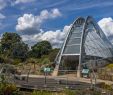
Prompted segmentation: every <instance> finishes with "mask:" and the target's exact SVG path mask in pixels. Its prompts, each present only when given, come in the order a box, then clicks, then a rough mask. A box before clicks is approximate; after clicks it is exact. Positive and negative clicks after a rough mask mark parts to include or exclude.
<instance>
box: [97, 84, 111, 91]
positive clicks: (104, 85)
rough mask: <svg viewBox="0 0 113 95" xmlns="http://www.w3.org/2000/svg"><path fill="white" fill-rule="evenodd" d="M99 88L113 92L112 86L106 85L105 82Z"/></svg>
mask: <svg viewBox="0 0 113 95" xmlns="http://www.w3.org/2000/svg"><path fill="white" fill-rule="evenodd" d="M99 87H100V88H103V89H105V90H110V91H113V88H112V85H108V84H105V83H104V82H102V83H101V84H99Z"/></svg>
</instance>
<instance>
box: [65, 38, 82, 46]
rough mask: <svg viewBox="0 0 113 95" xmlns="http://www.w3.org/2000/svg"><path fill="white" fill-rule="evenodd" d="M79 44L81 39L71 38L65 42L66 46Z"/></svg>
mask: <svg viewBox="0 0 113 95" xmlns="http://www.w3.org/2000/svg"><path fill="white" fill-rule="evenodd" d="M80 42H81V38H73V39H70V40H69V41H68V42H67V45H72V44H80Z"/></svg>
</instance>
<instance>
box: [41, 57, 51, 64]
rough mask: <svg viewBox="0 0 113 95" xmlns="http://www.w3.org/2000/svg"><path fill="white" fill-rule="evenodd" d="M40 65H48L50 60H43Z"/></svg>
mask: <svg viewBox="0 0 113 95" xmlns="http://www.w3.org/2000/svg"><path fill="white" fill-rule="evenodd" d="M42 64H50V60H49V59H48V58H45V59H44V60H43V61H42Z"/></svg>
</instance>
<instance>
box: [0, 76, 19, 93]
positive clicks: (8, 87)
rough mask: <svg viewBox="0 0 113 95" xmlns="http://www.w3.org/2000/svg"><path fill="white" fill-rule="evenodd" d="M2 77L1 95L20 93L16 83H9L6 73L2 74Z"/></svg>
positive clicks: (0, 84) (0, 82) (0, 83)
mask: <svg viewBox="0 0 113 95" xmlns="http://www.w3.org/2000/svg"><path fill="white" fill-rule="evenodd" d="M0 79H1V81H0V95H20V93H19V90H18V89H17V88H16V86H15V85H14V84H10V83H7V80H6V78H5V76H4V75H1V76H0Z"/></svg>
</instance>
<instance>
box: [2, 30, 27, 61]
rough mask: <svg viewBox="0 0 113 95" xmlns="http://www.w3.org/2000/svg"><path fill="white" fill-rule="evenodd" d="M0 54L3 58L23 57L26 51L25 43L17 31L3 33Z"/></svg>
mask: <svg viewBox="0 0 113 95" xmlns="http://www.w3.org/2000/svg"><path fill="white" fill-rule="evenodd" d="M0 52H1V53H0V54H1V56H3V57H4V59H11V58H13V59H15V58H17V59H21V60H23V59H25V58H26V56H27V52H28V45H26V44H25V43H24V42H23V41H22V39H21V37H20V35H18V34H17V33H7V32H6V33H4V34H3V36H2V38H1V42H0Z"/></svg>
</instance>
